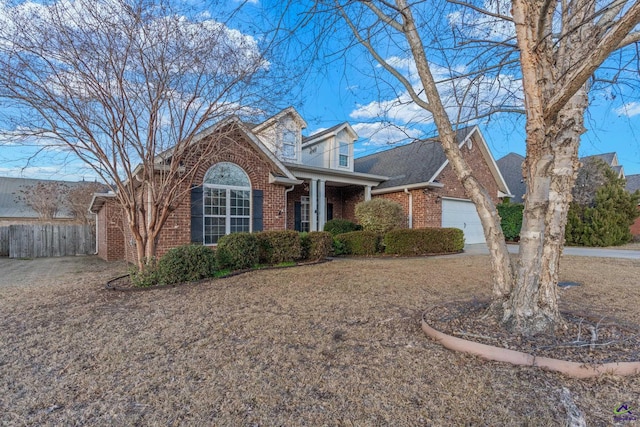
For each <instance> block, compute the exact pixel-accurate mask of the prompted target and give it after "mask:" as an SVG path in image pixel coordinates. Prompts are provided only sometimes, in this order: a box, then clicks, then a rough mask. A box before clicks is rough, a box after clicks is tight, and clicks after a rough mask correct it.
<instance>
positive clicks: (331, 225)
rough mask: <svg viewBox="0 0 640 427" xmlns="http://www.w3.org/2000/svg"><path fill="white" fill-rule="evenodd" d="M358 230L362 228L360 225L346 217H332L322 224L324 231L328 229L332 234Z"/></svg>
mask: <svg viewBox="0 0 640 427" xmlns="http://www.w3.org/2000/svg"><path fill="white" fill-rule="evenodd" d="M359 230H362V227H361V226H360V225H358V224H356V223H355V222H353V221H349V220H348V219H339V218H338V219H332V220H329V221H327V222H326V223H325V225H324V231H328V232H329V233H331V235H332V236H337V235H338V234H342V233H350V232H352V231H359Z"/></svg>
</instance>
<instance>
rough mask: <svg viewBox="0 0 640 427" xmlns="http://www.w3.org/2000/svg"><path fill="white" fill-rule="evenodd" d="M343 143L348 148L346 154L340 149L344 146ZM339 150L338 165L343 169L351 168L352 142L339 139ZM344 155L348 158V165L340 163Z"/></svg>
mask: <svg viewBox="0 0 640 427" xmlns="http://www.w3.org/2000/svg"><path fill="white" fill-rule="evenodd" d="M343 145H344V146H346V148H347V153H346V154H343V153H342V152H341V151H340V149H341V148H342V147H343ZM337 152H338V161H337V166H338V167H339V168H341V169H350V168H351V147H350V144H349V143H348V142H345V141H338V149H337ZM343 156H344V157H346V158H347V164H346V165H341V164H340V159H341V158H342V157H343Z"/></svg>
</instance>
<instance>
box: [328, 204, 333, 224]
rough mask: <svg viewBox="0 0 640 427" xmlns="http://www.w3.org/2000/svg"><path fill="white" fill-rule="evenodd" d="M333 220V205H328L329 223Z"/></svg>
mask: <svg viewBox="0 0 640 427" xmlns="http://www.w3.org/2000/svg"><path fill="white" fill-rule="evenodd" d="M332 219H333V203H327V221H331V220H332Z"/></svg>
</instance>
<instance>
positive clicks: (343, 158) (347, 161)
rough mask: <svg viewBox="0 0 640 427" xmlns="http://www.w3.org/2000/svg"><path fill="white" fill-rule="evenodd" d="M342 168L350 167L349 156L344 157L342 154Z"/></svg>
mask: <svg viewBox="0 0 640 427" xmlns="http://www.w3.org/2000/svg"><path fill="white" fill-rule="evenodd" d="M340 166H343V167H347V166H349V156H343V155H342V154H340Z"/></svg>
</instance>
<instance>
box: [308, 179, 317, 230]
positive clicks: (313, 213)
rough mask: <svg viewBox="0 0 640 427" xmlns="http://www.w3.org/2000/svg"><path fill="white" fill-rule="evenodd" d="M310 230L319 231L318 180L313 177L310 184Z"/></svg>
mask: <svg viewBox="0 0 640 427" xmlns="http://www.w3.org/2000/svg"><path fill="white" fill-rule="evenodd" d="M309 203H310V206H309V211H310V212H309V231H318V181H317V180H316V179H312V180H311V183H310V185H309Z"/></svg>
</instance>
